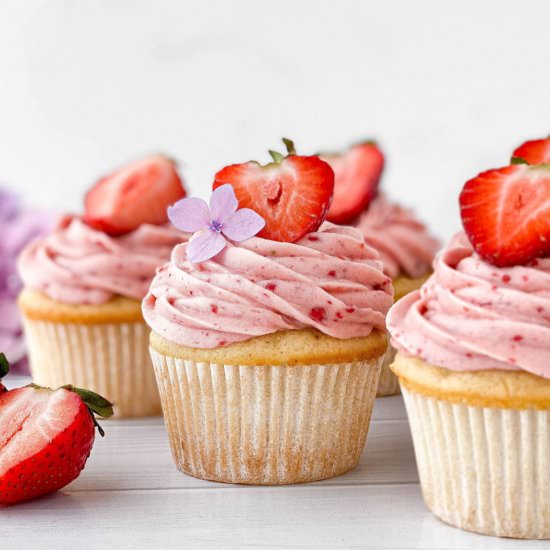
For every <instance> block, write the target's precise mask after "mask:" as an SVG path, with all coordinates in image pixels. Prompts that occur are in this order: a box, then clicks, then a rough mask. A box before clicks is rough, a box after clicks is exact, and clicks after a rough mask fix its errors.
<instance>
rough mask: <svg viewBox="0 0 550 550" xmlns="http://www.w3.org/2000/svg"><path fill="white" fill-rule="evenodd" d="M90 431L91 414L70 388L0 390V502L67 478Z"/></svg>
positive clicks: (53, 487)
mask: <svg viewBox="0 0 550 550" xmlns="http://www.w3.org/2000/svg"><path fill="white" fill-rule="evenodd" d="M94 437H95V433H94V421H93V419H92V415H91V414H90V411H89V409H88V407H87V406H86V404H85V403H84V402H83V401H82V400H81V398H80V397H79V396H78V395H77V394H76V393H73V392H72V391H68V390H65V389H58V390H56V391H52V390H49V389H44V388H40V389H38V388H34V387H25V388H19V389H16V390H12V391H9V392H6V393H3V394H2V395H0V505H9V504H15V503H17V502H22V501H26V500H30V499H33V498H36V497H39V496H42V495H45V494H47V493H51V492H54V491H57V490H58V489H60V488H62V487H64V486H65V485H67V484H68V483H70V482H71V481H73V480H74V479H75V478H76V477H78V475H79V474H80V472H81V471H82V469H83V468H84V465H85V463H86V460H87V458H88V456H89V454H90V451H91V448H92V445H93V442H94Z"/></svg>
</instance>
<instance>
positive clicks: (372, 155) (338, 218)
mask: <svg viewBox="0 0 550 550" xmlns="http://www.w3.org/2000/svg"><path fill="white" fill-rule="evenodd" d="M321 158H322V159H323V160H324V161H326V162H328V163H329V164H330V166H331V167H332V169H333V170H334V198H333V200H332V205H331V207H330V210H329V212H328V216H327V219H328V220H329V221H331V222H334V223H340V224H345V223H347V222H350V221H352V220H353V219H354V218H356V217H357V216H358V215H359V214H361V212H363V211H364V210H366V209H367V208H368V206H369V204H370V202H371V201H372V199H374V197H375V196H376V192H377V190H378V183H379V181H380V176H381V175H382V170H383V169H384V155H383V154H382V151H380V149H379V148H378V146H377V145H376V144H375V143H373V142H366V143H361V144H359V145H355V146H353V147H350V148H349V149H348V150H347V151H346V152H345V153H342V154H340V155H328V154H327V155H321Z"/></svg>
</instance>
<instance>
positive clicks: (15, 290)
mask: <svg viewBox="0 0 550 550" xmlns="http://www.w3.org/2000/svg"><path fill="white" fill-rule="evenodd" d="M52 227H53V216H51V215H49V214H47V213H45V212H42V211H39V210H35V209H32V208H25V207H23V205H22V204H21V201H20V200H19V199H18V197H17V196H16V195H15V194H13V193H12V192H11V191H8V190H7V189H1V188H0V234H1V235H2V239H1V240H0V350H1V351H3V352H4V353H5V354H6V356H7V360H8V361H9V362H11V369H12V372H14V373H27V372H28V371H27V360H26V349H25V342H24V338H23V326H22V321H21V317H20V315H19V311H18V309H17V303H16V302H17V295H18V294H19V291H20V290H21V280H20V278H19V276H18V274H17V268H16V263H17V261H16V260H17V256H18V254H19V253H20V252H21V250H22V249H23V247H24V246H25V245H26V244H27V243H28V242H29V241H31V240H32V239H34V238H36V237H38V236H40V235H42V234H45V233H46V232H48V231H50V230H51V228H52Z"/></svg>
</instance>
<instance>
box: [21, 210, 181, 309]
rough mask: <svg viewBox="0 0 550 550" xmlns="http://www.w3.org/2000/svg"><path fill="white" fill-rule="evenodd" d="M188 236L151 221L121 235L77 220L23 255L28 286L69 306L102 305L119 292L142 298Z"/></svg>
mask: <svg viewBox="0 0 550 550" xmlns="http://www.w3.org/2000/svg"><path fill="white" fill-rule="evenodd" d="M183 240H184V235H182V233H181V232H180V231H178V230H177V229H175V228H173V227H172V226H170V225H163V226H157V225H149V224H143V225H142V226H141V227H139V228H138V229H136V230H135V231H132V232H131V233H128V234H127V235H123V236H120V237H112V236H109V235H107V234H106V233H103V232H101V231H97V230H95V229H92V228H91V227H89V226H87V225H86V224H84V223H83V222H82V221H81V220H80V219H78V218H75V219H73V220H72V221H70V222H69V223H67V224H64V225H62V226H60V227H58V228H57V229H56V230H55V231H54V232H53V233H51V234H50V235H49V236H47V237H44V238H40V239H37V240H35V241H33V242H32V243H31V244H29V245H28V246H27V247H26V248H25V250H24V251H23V252H22V254H21V256H20V258H19V271H20V274H21V278H22V279H23V282H24V284H25V286H26V287H28V288H31V289H34V290H39V291H41V292H43V293H44V294H46V295H48V296H49V297H50V298H53V299H54V300H58V301H60V302H63V303H67V304H101V303H105V302H107V301H108V300H110V299H111V298H112V297H113V296H115V295H122V296H126V297H128V298H134V299H136V300H141V299H142V298H143V297H144V296H145V294H146V293H147V288H148V287H149V284H150V282H151V279H152V278H153V276H154V274H155V271H156V268H157V267H158V266H160V265H162V264H164V263H165V262H166V261H167V260H168V258H169V257H170V252H171V250H172V248H173V247H174V246H175V245H176V244H178V243H180V242H182V241H183Z"/></svg>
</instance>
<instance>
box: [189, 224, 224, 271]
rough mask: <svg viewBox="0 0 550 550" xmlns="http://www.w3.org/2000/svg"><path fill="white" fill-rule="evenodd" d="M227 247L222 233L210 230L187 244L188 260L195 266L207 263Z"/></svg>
mask: <svg viewBox="0 0 550 550" xmlns="http://www.w3.org/2000/svg"><path fill="white" fill-rule="evenodd" d="M226 245H227V241H226V240H225V239H224V237H223V235H222V234H221V233H216V232H215V231H210V230H209V229H207V230H206V231H201V232H200V233H196V234H195V235H193V236H192V237H191V239H190V240H189V242H188V243H187V259H188V260H189V261H190V262H192V263H194V264H199V263H201V262H205V261H206V260H209V259H210V258H213V257H214V256H215V255H216V254H218V253H220V252H221V251H222V250H223V249H224V248H225V247H226Z"/></svg>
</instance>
